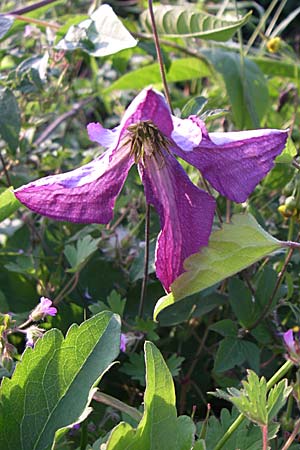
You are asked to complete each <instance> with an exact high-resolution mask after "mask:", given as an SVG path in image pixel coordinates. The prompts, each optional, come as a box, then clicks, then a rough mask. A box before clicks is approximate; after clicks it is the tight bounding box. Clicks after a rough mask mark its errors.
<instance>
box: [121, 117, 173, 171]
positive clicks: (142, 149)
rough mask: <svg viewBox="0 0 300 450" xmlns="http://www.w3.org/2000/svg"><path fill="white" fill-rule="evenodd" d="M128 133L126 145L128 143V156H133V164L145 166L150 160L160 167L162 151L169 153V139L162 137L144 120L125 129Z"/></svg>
mask: <svg viewBox="0 0 300 450" xmlns="http://www.w3.org/2000/svg"><path fill="white" fill-rule="evenodd" d="M127 130H128V132H129V136H128V140H127V141H126V144H128V143H130V156H134V162H135V163H136V164H138V163H139V162H142V164H143V165H145V164H146V159H147V158H151V157H152V156H153V157H154V159H155V160H156V161H157V163H159V166H160V167H162V165H163V164H164V154H163V150H165V151H166V152H168V153H170V151H169V145H170V141H169V139H168V138H167V137H166V136H164V135H163V134H162V133H161V131H160V130H159V129H158V127H157V126H156V125H154V123H153V122H151V120H145V121H143V122H138V123H135V124H133V125H130V126H129V127H128V128H127Z"/></svg>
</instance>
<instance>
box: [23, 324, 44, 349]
mask: <svg viewBox="0 0 300 450" xmlns="http://www.w3.org/2000/svg"><path fill="white" fill-rule="evenodd" d="M25 333H26V347H32V348H33V347H34V344H35V343H36V341H37V340H38V339H39V338H41V337H42V336H43V334H44V330H42V329H41V328H38V327H35V326H32V327H29V328H27V330H26V331H25Z"/></svg>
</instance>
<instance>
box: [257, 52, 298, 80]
mask: <svg viewBox="0 0 300 450" xmlns="http://www.w3.org/2000/svg"><path fill="white" fill-rule="evenodd" d="M250 59H251V60H252V61H254V62H255V63H256V64H257V65H258V67H259V68H260V70H261V71H262V72H263V73H264V74H265V75H271V76H274V77H287V78H297V74H298V72H299V70H300V65H299V64H298V65H297V64H296V63H295V62H294V61H293V62H287V61H279V60H277V59H272V58H258V57H251V58H250Z"/></svg>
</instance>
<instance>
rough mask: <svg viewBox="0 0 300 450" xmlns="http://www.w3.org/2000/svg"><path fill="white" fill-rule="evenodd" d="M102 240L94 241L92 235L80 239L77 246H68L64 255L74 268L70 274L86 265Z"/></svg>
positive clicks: (69, 270)
mask: <svg viewBox="0 0 300 450" xmlns="http://www.w3.org/2000/svg"><path fill="white" fill-rule="evenodd" d="M99 242H100V239H94V238H92V237H91V236H90V235H87V236H84V238H83V239H79V240H78V241H77V243H76V246H75V245H66V247H65V250H64V254H65V256H66V258H67V260H68V262H69V263H70V265H71V266H72V268H71V269H68V272H77V271H79V270H80V269H81V268H82V266H83V265H84V264H85V263H86V261H87V260H88V258H90V256H92V254H93V253H94V252H95V251H96V250H97V248H98V243H99Z"/></svg>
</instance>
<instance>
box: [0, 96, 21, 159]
mask: <svg viewBox="0 0 300 450" xmlns="http://www.w3.org/2000/svg"><path fill="white" fill-rule="evenodd" d="M20 129H21V116H20V111H19V106H18V103H17V100H16V99H15V96H14V94H13V93H12V91H10V90H9V89H0V136H1V137H2V139H3V140H4V141H5V142H6V143H7V144H8V146H9V148H10V150H12V151H15V150H16V149H17V147H18V145H19V133H20Z"/></svg>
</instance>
